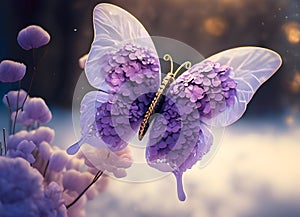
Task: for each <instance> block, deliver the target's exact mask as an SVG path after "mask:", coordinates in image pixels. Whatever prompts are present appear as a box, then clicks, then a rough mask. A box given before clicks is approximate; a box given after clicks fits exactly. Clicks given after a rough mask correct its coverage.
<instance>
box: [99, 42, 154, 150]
mask: <svg viewBox="0 0 300 217" xmlns="http://www.w3.org/2000/svg"><path fill="white" fill-rule="evenodd" d="M102 61H103V64H104V66H103V69H104V71H105V72H106V73H107V75H106V82H107V83H108V84H109V85H110V86H111V87H112V89H111V94H110V97H109V101H108V102H106V103H102V104H99V105H96V116H95V120H96V121H95V122H96V127H97V130H98V132H99V135H100V136H101V138H102V140H103V141H104V142H105V143H106V144H107V147H108V148H109V149H110V150H112V151H117V150H121V149H123V148H124V147H126V145H127V142H126V141H128V138H130V137H131V136H132V133H134V132H133V131H132V129H137V128H138V126H139V124H140V123H141V121H142V118H143V115H144V113H145V112H146V110H147V108H148V106H149V105H150V103H151V100H152V98H153V96H154V93H155V92H156V91H157V87H158V85H159V60H158V58H156V57H155V55H154V54H153V52H152V51H150V50H147V49H146V48H141V47H138V46H136V45H133V44H130V43H128V44H126V45H124V46H123V47H122V48H121V49H120V50H119V51H117V52H116V53H114V54H108V55H105V56H104V57H103V58H102ZM128 118H129V122H128ZM131 132H132V133H131Z"/></svg>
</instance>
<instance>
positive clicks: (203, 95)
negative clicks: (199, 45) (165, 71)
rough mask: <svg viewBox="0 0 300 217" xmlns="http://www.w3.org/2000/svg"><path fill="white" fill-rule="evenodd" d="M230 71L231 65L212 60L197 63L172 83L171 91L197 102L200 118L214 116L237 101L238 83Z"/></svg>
mask: <svg viewBox="0 0 300 217" xmlns="http://www.w3.org/2000/svg"><path fill="white" fill-rule="evenodd" d="M230 72H231V68H230V67H228V66H225V65H220V64H219V63H214V62H211V61H205V62H204V63H203V64H196V65H194V66H192V68H190V69H189V70H188V72H187V73H184V74H183V75H182V76H180V77H179V78H178V79H177V80H176V81H175V82H174V84H172V86H171V87H170V93H171V94H174V95H178V96H179V97H180V98H187V99H189V100H190V101H191V102H193V103H196V107H197V109H198V111H199V113H200V118H202V117H205V118H212V117H214V116H216V115H218V114H220V113H221V112H222V111H224V110H225V109H226V107H229V106H232V105H233V104H234V102H235V97H236V86H237V83H236V82H235V81H234V80H233V79H232V78H231V77H230Z"/></svg>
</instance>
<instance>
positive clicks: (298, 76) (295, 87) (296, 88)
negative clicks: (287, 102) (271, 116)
mask: <svg viewBox="0 0 300 217" xmlns="http://www.w3.org/2000/svg"><path fill="white" fill-rule="evenodd" d="M290 89H291V91H292V92H293V93H298V92H300V72H299V71H297V72H295V74H294V76H293V78H292V81H291V82H290Z"/></svg>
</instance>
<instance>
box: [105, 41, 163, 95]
mask: <svg viewBox="0 0 300 217" xmlns="http://www.w3.org/2000/svg"><path fill="white" fill-rule="evenodd" d="M100 62H101V63H102V64H103V67H102V68H103V71H104V72H105V73H106V75H105V81H106V82H107V83H108V84H109V85H110V86H111V87H113V89H112V92H117V91H119V88H120V86H121V85H123V84H124V83H126V82H128V81H130V83H131V85H132V86H133V87H138V86H139V84H142V83H143V85H144V88H145V87H148V88H150V87H151V86H155V87H156V86H157V81H158V80H157V78H158V76H159V74H158V72H159V60H158V59H157V58H156V57H155V55H154V53H153V52H152V51H151V50H149V49H146V48H143V47H139V46H137V45H134V44H131V43H127V44H125V45H124V46H123V47H122V48H121V49H120V50H118V51H117V52H115V53H111V54H107V55H104V56H103V58H102V59H101V60H100ZM134 99H136V97H135V98H134Z"/></svg>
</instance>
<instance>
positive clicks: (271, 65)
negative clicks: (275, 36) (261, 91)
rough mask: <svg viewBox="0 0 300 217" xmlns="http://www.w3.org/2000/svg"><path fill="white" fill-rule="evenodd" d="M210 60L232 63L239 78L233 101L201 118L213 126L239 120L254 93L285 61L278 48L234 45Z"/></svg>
mask: <svg viewBox="0 0 300 217" xmlns="http://www.w3.org/2000/svg"><path fill="white" fill-rule="evenodd" d="M207 60H208V61H212V62H214V63H219V64H221V65H226V66H228V67H230V68H231V70H230V71H231V72H230V77H231V78H232V79H233V80H234V81H235V82H236V87H235V89H236V96H235V97H234V102H233V103H232V105H231V106H228V107H227V108H226V109H225V110H224V111H222V112H220V113H217V114H216V115H215V116H214V117H213V118H206V117H203V118H202V119H201V120H202V121H203V122H205V123H206V124H208V125H211V126H227V125H230V124H232V123H234V122H235V121H237V120H238V119H239V118H240V117H241V116H242V115H243V113H244V112H245V110H246V107H247V104H248V103H249V101H250V100H251V98H252V97H253V95H254V93H255V92H256V91H257V90H258V88H259V87H260V86H261V85H262V84H263V83H264V82H265V81H267V80H268V79H269V78H270V77H271V76H272V75H273V74H274V73H275V72H276V71H277V70H278V68H279V67H280V65H281V57H280V56H279V55H278V54H277V53H276V52H274V51H272V50H269V49H266V48H261V47H238V48H233V49H230V50H226V51H223V52H220V53H218V54H215V55H213V56H211V57H209V58H207ZM207 60H205V61H207ZM200 64H201V63H200ZM202 64H203V63H202Z"/></svg>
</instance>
